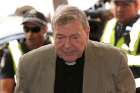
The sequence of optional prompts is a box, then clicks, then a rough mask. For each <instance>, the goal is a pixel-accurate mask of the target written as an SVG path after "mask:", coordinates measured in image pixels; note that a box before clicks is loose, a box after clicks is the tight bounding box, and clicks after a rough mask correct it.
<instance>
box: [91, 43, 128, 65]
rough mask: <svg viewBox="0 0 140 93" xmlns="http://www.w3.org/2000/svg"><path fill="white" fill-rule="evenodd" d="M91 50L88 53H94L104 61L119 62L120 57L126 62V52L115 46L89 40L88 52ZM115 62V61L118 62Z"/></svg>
mask: <svg viewBox="0 0 140 93" xmlns="http://www.w3.org/2000/svg"><path fill="white" fill-rule="evenodd" d="M90 51H92V52H91V53H90V54H94V55H96V56H97V57H100V58H102V60H104V61H108V62H111V63H112V62H117V61H118V62H120V61H121V60H122V59H124V60H125V62H127V56H126V53H125V52H124V51H123V50H122V49H119V48H116V47H114V46H112V45H110V44H105V43H100V42H95V41H89V44H88V52H90ZM118 62H117V63H118Z"/></svg>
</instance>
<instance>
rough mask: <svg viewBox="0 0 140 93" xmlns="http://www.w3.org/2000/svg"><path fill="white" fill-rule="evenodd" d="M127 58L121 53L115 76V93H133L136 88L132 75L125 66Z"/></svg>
mask: <svg viewBox="0 0 140 93" xmlns="http://www.w3.org/2000/svg"><path fill="white" fill-rule="evenodd" d="M127 62H128V60H127V56H126V55H125V54H124V53H121V58H120V64H119V68H118V73H117V76H116V79H115V80H116V90H117V92H116V93H135V91H136V86H135V81H134V77H133V74H132V72H131V70H130V69H129V66H128V64H127Z"/></svg>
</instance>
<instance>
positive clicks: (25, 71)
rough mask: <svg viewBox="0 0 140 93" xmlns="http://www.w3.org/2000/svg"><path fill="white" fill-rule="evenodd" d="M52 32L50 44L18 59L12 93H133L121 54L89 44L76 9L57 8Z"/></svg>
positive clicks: (85, 22)
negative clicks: (13, 92)
mask: <svg viewBox="0 0 140 93" xmlns="http://www.w3.org/2000/svg"><path fill="white" fill-rule="evenodd" d="M52 29H53V33H54V44H51V45H46V46H43V47H41V48H39V49H35V50H34V51H31V52H29V53H27V54H25V55H24V56H22V57H21V59H20V63H19V67H18V72H17V86H16V89H15V93H135V82H134V78H133V75H132V73H131V71H130V69H129V67H128V65H127V58H126V56H125V54H124V53H123V52H122V51H121V50H119V49H116V48H113V47H111V46H109V45H103V44H101V43H97V42H93V41H90V40H89V39H88V37H89V31H90V29H89V24H88V20H87V18H86V15H85V14H84V13H83V12H82V11H81V10H80V9H78V8H76V7H73V6H68V5H63V6H60V7H58V8H57V10H56V11H55V13H54V16H53V18H52Z"/></svg>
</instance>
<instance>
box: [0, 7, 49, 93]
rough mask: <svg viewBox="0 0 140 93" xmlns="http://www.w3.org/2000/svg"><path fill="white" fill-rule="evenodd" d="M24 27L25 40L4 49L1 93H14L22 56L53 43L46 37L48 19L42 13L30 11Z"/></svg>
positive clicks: (24, 20) (9, 44)
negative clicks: (19, 60)
mask: <svg viewBox="0 0 140 93" xmlns="http://www.w3.org/2000/svg"><path fill="white" fill-rule="evenodd" d="M22 25H23V30H24V33H25V38H24V39H21V40H14V41H11V42H9V43H8V44H7V46H6V47H5V48H4V49H3V56H2V58H1V63H4V65H3V67H2V68H1V71H0V93H13V91H14V86H15V79H14V74H15V68H16V65H17V63H18V59H19V57H20V56H21V55H22V54H24V53H27V52H28V51H30V50H33V49H36V48H38V47H40V46H43V45H45V44H49V43H51V40H50V38H49V37H48V36H45V34H46V33H47V31H48V28H47V19H46V17H45V16H44V15H43V14H42V13H41V12H39V11H36V10H30V11H28V12H27V13H25V15H24V16H23V22H22Z"/></svg>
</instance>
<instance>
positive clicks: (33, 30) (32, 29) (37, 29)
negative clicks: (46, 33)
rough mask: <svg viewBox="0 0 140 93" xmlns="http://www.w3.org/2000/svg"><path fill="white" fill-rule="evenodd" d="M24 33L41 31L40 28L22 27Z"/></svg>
mask: <svg viewBox="0 0 140 93" xmlns="http://www.w3.org/2000/svg"><path fill="white" fill-rule="evenodd" d="M23 29H24V32H26V33H28V32H32V33H38V32H40V31H41V27H39V26H34V27H27V26H23Z"/></svg>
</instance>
